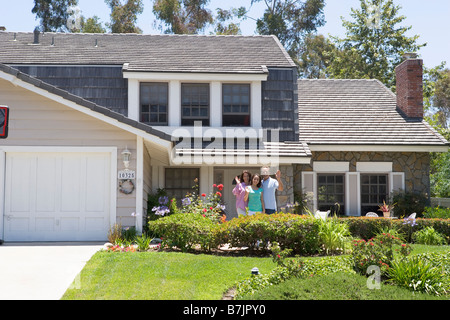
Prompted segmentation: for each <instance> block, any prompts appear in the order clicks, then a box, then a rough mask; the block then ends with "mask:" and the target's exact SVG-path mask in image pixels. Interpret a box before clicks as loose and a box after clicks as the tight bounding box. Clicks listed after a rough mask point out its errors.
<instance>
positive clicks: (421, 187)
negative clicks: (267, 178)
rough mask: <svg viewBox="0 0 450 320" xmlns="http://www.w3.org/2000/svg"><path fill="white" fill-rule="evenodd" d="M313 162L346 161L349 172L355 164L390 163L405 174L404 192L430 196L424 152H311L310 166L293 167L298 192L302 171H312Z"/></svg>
mask: <svg viewBox="0 0 450 320" xmlns="http://www.w3.org/2000/svg"><path fill="white" fill-rule="evenodd" d="M314 161H348V162H350V172H356V162H359V161H375V162H383V161H386V162H392V163H393V168H392V169H393V171H394V172H404V173H405V191H406V192H415V193H425V194H427V195H428V197H429V196H430V154H429V153H426V152H420V153H419V152H353V151H339V152H338V151H336V152H312V161H311V164H310V165H305V164H303V165H294V188H295V191H298V192H300V191H301V186H302V180H301V178H302V175H301V173H302V171H313V167H312V164H313V163H314Z"/></svg>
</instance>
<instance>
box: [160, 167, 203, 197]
mask: <svg viewBox="0 0 450 320" xmlns="http://www.w3.org/2000/svg"><path fill="white" fill-rule="evenodd" d="M165 171H166V172H165V176H166V178H165V189H166V191H167V195H168V196H169V198H172V197H175V198H177V200H180V199H182V198H184V197H186V194H187V193H192V192H193V191H194V190H193V189H192V187H193V186H194V185H195V182H194V180H195V179H198V178H199V177H200V169H198V168H166V170H165Z"/></svg>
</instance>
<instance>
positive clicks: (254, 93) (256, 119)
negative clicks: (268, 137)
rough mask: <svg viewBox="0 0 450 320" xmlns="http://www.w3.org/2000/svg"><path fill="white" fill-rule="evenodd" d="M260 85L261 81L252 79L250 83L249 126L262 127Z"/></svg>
mask: <svg viewBox="0 0 450 320" xmlns="http://www.w3.org/2000/svg"><path fill="white" fill-rule="evenodd" d="M261 94H262V85H261V81H252V82H251V84H250V126H251V127H252V128H261V127H262V99H261Z"/></svg>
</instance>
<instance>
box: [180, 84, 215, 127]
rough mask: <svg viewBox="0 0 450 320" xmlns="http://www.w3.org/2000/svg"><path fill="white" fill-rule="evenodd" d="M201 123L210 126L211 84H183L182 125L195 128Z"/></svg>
mask: <svg viewBox="0 0 450 320" xmlns="http://www.w3.org/2000/svg"><path fill="white" fill-rule="evenodd" d="M195 121H201V122H202V125H203V126H209V84H207V83H206V84H205V83H182V84H181V125H183V126H193V125H194V122H195Z"/></svg>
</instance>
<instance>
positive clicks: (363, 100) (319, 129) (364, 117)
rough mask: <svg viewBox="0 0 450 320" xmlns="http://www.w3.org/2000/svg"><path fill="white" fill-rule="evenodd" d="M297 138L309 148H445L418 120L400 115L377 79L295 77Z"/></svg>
mask: <svg viewBox="0 0 450 320" xmlns="http://www.w3.org/2000/svg"><path fill="white" fill-rule="evenodd" d="M298 88H299V89H298V101H299V133H300V140H301V141H305V142H306V143H308V145H424V146H425V145H426V146H439V145H446V144H447V145H448V141H446V140H445V139H444V138H443V137H442V136H441V135H439V134H438V133H437V132H436V131H435V130H433V129H432V128H431V126H430V125H429V124H428V123H427V122H426V121H423V120H411V119H408V118H406V117H404V116H403V115H402V114H401V113H400V112H399V111H398V110H397V107H396V96H395V94H394V93H392V92H391V91H390V90H389V89H388V88H386V87H385V86H384V85H383V84H382V83H381V82H379V81H378V80H366V79H357V80H346V79H315V80H309V79H308V80H307V79H300V80H299V85H298Z"/></svg>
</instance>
